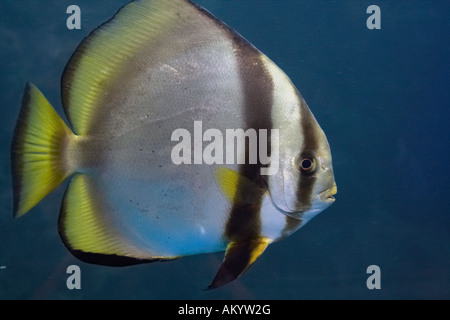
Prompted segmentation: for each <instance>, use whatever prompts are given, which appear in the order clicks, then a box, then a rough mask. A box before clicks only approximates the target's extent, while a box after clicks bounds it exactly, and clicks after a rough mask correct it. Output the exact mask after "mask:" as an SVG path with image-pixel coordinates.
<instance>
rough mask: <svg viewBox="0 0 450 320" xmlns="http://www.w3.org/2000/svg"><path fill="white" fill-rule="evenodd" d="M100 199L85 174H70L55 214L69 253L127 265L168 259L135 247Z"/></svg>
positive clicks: (89, 261)
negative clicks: (57, 212) (70, 177)
mask: <svg viewBox="0 0 450 320" xmlns="http://www.w3.org/2000/svg"><path fill="white" fill-rule="evenodd" d="M109 213H110V212H108V206H107V205H106V204H105V203H104V201H103V200H102V194H101V191H100V190H99V189H98V188H97V187H95V185H94V184H93V183H92V181H91V178H90V177H89V176H88V175H86V174H77V175H75V176H74V177H73V179H72V181H71V182H70V184H69V187H68V188H67V190H66V193H65V195H64V200H63V204H62V206H61V213H60V216H59V233H60V235H61V238H62V240H63V242H64V244H65V245H66V247H67V248H68V249H69V250H70V252H71V253H72V254H73V255H74V256H76V257H77V258H79V259H80V260H82V261H84V262H88V263H94V264H101V265H108V266H127V265H133V264H138V263H147V262H153V261H165V260H171V259H174V258H176V257H156V256H152V255H150V254H149V253H147V252H144V251H142V250H140V249H139V248H137V247H136V246H135V245H134V244H133V243H132V241H130V239H127V238H126V237H124V236H123V235H122V234H121V230H120V228H117V226H115V225H114V223H113V222H112V218H111V216H110V215H109Z"/></svg>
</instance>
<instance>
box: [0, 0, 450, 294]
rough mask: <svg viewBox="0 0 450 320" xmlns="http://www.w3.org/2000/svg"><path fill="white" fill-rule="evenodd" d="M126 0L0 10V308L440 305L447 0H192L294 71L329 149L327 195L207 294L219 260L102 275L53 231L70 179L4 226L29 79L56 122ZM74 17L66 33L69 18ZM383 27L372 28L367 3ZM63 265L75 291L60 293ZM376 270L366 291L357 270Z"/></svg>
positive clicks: (449, 283)
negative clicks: (29, 302) (80, 70)
mask: <svg viewBox="0 0 450 320" xmlns="http://www.w3.org/2000/svg"><path fill="white" fill-rule="evenodd" d="M126 3H128V1H127V0H108V1H106V0H105V1H100V0H98V1H88V0H70V1H66V0H40V1H36V0H21V1H17V0H2V1H1V2H0V99H1V100H0V101H1V102H0V148H1V150H0V170H1V171H0V177H1V180H0V201H1V205H0V299H449V298H450V205H449V201H450V169H449V163H450V98H449V96H450V94H449V92H450V81H449V76H450V73H449V71H450V37H449V33H450V20H449V19H448V12H450V3H449V2H448V1H442V0H435V1H419V0H408V1H406V0H397V1H364V0H351V1H350V0H342V1H325V0H304V1H300V0H197V1H196V3H198V4H200V5H202V6H204V7H205V8H206V9H208V10H209V11H211V12H212V13H213V14H214V15H215V16H216V17H218V18H219V19H221V20H223V21H224V22H225V23H226V24H228V25H229V26H231V27H232V28H234V29H235V30H237V31H238V32H239V33H240V34H242V35H243V36H244V37H245V38H247V39H248V40H249V41H250V42H251V43H253V44H254V45H255V46H256V47H257V48H258V49H260V50H261V51H262V52H264V53H265V54H266V55H267V56H268V57H269V58H271V59H272V60H273V61H274V62H275V63H276V64H277V65H278V66H280V67H281V68H282V69H283V70H284V71H285V72H286V73H287V74H288V76H289V77H290V78H291V80H292V81H293V82H294V84H295V85H296V87H297V88H298V89H299V90H300V92H301V93H302V95H303V97H304V98H305V100H306V101H307V102H308V104H309V106H310V108H311V110H312V112H313V113H314V115H315V117H316V118H317V120H318V122H319V123H320V125H321V127H322V128H323V129H324V131H325V133H326V135H327V138H328V140H329V142H330V145H331V150H332V155H333V165H334V171H335V177H336V182H337V185H338V194H337V195H336V202H335V203H334V204H333V205H332V206H331V207H330V208H328V209H327V210H325V211H324V212H323V213H321V214H320V215H318V216H317V217H316V218H315V219H313V220H312V221H311V222H310V223H308V224H307V225H306V226H305V227H304V228H302V229H300V230H299V231H297V232H296V233H295V234H293V235H292V236H290V237H288V238H286V239H284V240H282V241H280V242H277V243H275V244H272V245H271V246H270V247H269V248H268V249H267V250H266V252H265V253H264V254H263V255H262V256H261V257H260V258H259V259H258V261H257V262H256V263H255V264H254V265H253V266H252V267H251V269H250V270H249V271H248V272H247V273H246V274H245V275H244V276H242V277H241V278H239V279H238V280H237V281H235V282H233V283H231V284H229V285H227V286H225V287H223V288H220V289H217V290H212V291H204V290H203V289H204V288H206V287H207V285H208V284H209V283H210V281H211V279H212V278H213V277H214V275H215V273H216V271H217V269H218V268H219V265H220V263H221V260H222V257H223V253H221V252H219V253H214V254H207V255H197V256H190V257H185V258H181V259H178V260H175V261H172V262H166V263H153V264H142V265H137V266H131V267H124V268H111V267H103V266H97V265H90V264H86V263H83V262H81V261H79V260H77V259H76V258H74V257H73V256H72V255H71V254H70V253H69V251H68V250H66V248H65V247H64V245H63V243H62V241H61V240H60V237H59V235H58V230H57V221H58V214H59V208H60V204H61V201H62V197H63V193H64V190H65V188H66V186H67V183H68V182H67V181H66V182H65V183H63V185H61V186H60V187H59V188H58V189H57V190H55V191H54V192H52V193H51V194H50V195H49V196H48V197H46V198H45V199H44V200H43V201H42V202H40V203H39V204H38V205H37V206H36V207H35V208H34V209H33V210H31V212H29V213H28V214H27V215H26V216H24V217H22V218H20V219H13V217H12V187H11V173H10V165H11V164H10V143H11V139H12V134H13V129H14V126H15V122H16V119H17V116H18V113H19V109H20V105H21V99H22V93H23V89H24V85H25V83H26V81H31V82H33V83H34V84H36V85H37V87H39V88H40V90H41V91H42V92H43V93H44V94H45V95H46V97H47V98H48V99H49V101H50V102H51V103H52V104H53V106H54V107H55V108H56V110H57V111H58V112H59V113H60V114H61V115H63V112H62V108H61V102H60V77H61V74H62V71H63V69H64V66H65V64H66V62H67V61H68V59H69V58H70V56H71V54H72V53H73V51H74V50H75V48H76V47H77V45H78V44H79V43H80V42H81V40H82V39H83V38H84V37H86V36H87V35H88V34H89V33H90V32H91V31H92V30H93V29H94V28H96V27H97V26H99V25H100V24H101V23H103V22H105V21H107V20H108V19H110V18H111V17H112V16H113V15H114V14H115V12H116V11H117V10H118V9H119V8H120V7H121V6H123V5H125V4H126ZM72 4H76V5H78V6H79V7H80V8H81V29H80V30H69V29H68V28H67V27H66V20H67V18H68V17H69V14H67V13H66V9H67V7H68V6H69V5H72ZM373 4H374V5H378V6H379V7H380V9H381V29H373V30H370V29H368V28H367V26H366V21H367V19H368V18H369V16H370V14H368V13H366V10H367V8H368V7H369V6H370V5H373ZM69 265H77V266H79V267H80V269H81V289H80V290H69V289H68V288H67V286H66V280H67V278H68V276H69V274H67V273H66V269H67V267H68V266H69ZM371 265H376V266H378V267H379V268H380V279H381V289H373V290H369V289H368V287H367V285H366V281H367V279H368V277H369V276H370V275H371V274H368V273H367V268H368V267H369V266H371Z"/></svg>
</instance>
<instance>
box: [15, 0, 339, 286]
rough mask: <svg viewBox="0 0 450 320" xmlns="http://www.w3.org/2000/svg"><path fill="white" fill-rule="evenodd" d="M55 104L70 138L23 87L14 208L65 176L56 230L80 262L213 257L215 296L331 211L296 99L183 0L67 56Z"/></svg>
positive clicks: (315, 128)
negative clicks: (273, 246) (276, 245)
mask: <svg viewBox="0 0 450 320" xmlns="http://www.w3.org/2000/svg"><path fill="white" fill-rule="evenodd" d="M62 101H63V107H64V110H65V113H66V115H67V118H68V120H69V122H70V127H71V128H72V129H70V128H69V126H67V125H66V124H65V123H64V121H63V120H62V119H61V118H60V116H59V115H58V114H57V113H56V112H55V111H54V109H53V108H52V106H51V105H50V103H49V102H48V101H47V100H46V98H45V97H44V96H43V94H42V93H41V92H40V91H39V90H38V89H37V88H36V87H35V86H34V85H33V84H30V83H29V84H27V86H26V88H25V92H24V97H23V104H22V109H21V112H20V115H19V119H18V121H17V125H16V129H15V133H14V138H13V142H12V152H11V153H12V175H13V187H14V215H15V216H16V217H18V216H22V215H23V214H25V213H26V212H28V211H29V210H30V209H31V208H33V207H34V206H35V205H36V204H37V203H38V202H39V201H40V200H41V199H42V198H43V197H45V196H46V195H47V194H48V193H49V192H50V191H52V190H53V189H54V188H56V187H57V186H58V185H59V184H60V183H61V182H62V181H64V180H65V179H67V178H71V181H70V184H69V186H68V188H67V191H66V193H65V195H64V199H63V203H62V206H61V212H60V219H59V232H60V235H61V237H62V239H63V241H64V243H65V245H66V246H67V248H68V249H69V250H70V251H71V252H72V253H73V254H74V255H75V256H76V257H78V258H79V259H81V260H83V261H86V262H90V263H97V264H104V265H130V264H136V263H143V262H151V261H159V260H169V259H174V258H177V257H181V256H185V255H193V254H200V253H209V252H216V251H223V250H226V252H225V258H224V261H223V263H222V265H221V267H220V269H219V271H218V272H217V274H216V276H215V278H214V280H213V281H212V283H211V285H210V286H209V288H216V287H219V286H222V285H224V284H226V283H228V282H230V281H232V280H234V279H236V278H237V277H238V276H240V275H241V274H242V273H243V272H244V271H246V270H247V269H248V268H249V266H250V265H251V264H252V263H253V262H254V261H255V260H256V259H257V258H258V257H259V256H260V255H261V254H262V253H263V252H264V250H265V249H266V247H267V246H268V245H269V244H270V243H272V242H274V241H276V240H279V239H282V238H284V237H286V236H288V235H290V234H292V232H294V231H296V230H297V229H298V228H300V227H301V226H303V225H305V223H307V222H308V221H309V220H310V219H311V218H312V217H314V216H315V215H316V214H318V213H319V212H321V211H322V210H324V209H325V208H327V207H328V206H329V205H330V204H331V203H333V202H334V198H333V195H334V194H335V193H336V184H335V181H334V175H333V169H332V162H331V153H330V147H329V144H328V142H327V139H326V137H325V134H324V133H323V131H322V129H321V128H320V126H319V125H318V123H317V121H316V120H315V118H314V116H313V115H312V113H311V111H310V109H309V108H308V106H307V104H306V103H305V101H304V100H303V98H302V96H301V95H300V93H299V92H298V91H297V89H296V88H295V87H294V86H293V84H292V83H291V81H290V80H289V78H288V77H287V76H286V75H285V74H284V73H283V72H282V71H281V70H280V69H279V68H278V67H277V66H276V65H275V64H274V63H273V62H272V61H271V60H269V59H268V58H267V57H266V56H265V55H263V54H262V53H261V52H260V51H258V50H257V49H256V48H255V47H254V46H252V45H251V44H250V43H249V42H248V41H246V40H245V39H244V38H242V37H241V36H240V35H239V34H238V33H236V32H235V31H233V30H232V29H230V28H229V27H228V26H226V25H225V24H224V23H223V22H221V21H219V20H218V19H216V18H215V17H213V16H212V15H211V14H210V13H209V12H208V11H206V10H205V9H203V8H201V7H199V6H197V5H196V4H194V3H192V2H191V1H188V0H141V1H136V2H131V3H130V4H128V5H127V6H125V7H123V8H122V9H121V10H120V11H119V12H118V13H117V14H116V15H115V16H114V18H113V19H111V20H110V21H108V22H107V23H105V24H104V25H102V26H100V27H99V28H98V29H96V30H95V31H94V32H92V33H91V34H90V35H89V36H88V37H87V38H86V39H85V40H84V41H83V42H82V43H81V44H80V46H79V47H78V48H77V50H76V51H75V53H74V54H73V56H72V57H71V59H70V61H69V62H68V64H67V66H66V69H65V70H64V73H63V77H62Z"/></svg>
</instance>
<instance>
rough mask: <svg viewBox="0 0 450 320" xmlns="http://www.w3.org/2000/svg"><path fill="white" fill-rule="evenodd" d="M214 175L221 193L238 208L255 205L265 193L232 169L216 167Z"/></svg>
mask: <svg viewBox="0 0 450 320" xmlns="http://www.w3.org/2000/svg"><path fill="white" fill-rule="evenodd" d="M215 175H216V180H217V182H218V184H219V187H220V189H221V190H222V193H223V194H224V195H225V197H226V198H227V199H228V200H229V201H230V202H231V203H234V204H236V205H238V206H240V205H247V204H255V203H257V202H258V201H259V200H260V199H261V197H262V196H263V195H264V193H265V190H264V189H263V188H261V187H260V186H259V185H258V184H256V183H255V182H253V181H252V180H250V179H248V178H247V177H244V176H243V175H241V174H239V173H238V172H236V171H234V170H232V169H229V168H226V167H217V168H216V169H215Z"/></svg>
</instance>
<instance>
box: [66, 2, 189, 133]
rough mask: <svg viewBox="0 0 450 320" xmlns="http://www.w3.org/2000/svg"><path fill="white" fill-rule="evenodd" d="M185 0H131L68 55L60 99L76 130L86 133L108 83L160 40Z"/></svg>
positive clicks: (104, 95)
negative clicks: (144, 50) (136, 57)
mask: <svg viewBox="0 0 450 320" xmlns="http://www.w3.org/2000/svg"><path fill="white" fill-rule="evenodd" d="M183 7H187V8H189V7H192V4H190V3H189V1H184V0H171V1H167V0H151V1H150V0H149V1H133V2H131V3H129V4H128V5H126V6H124V7H123V8H122V9H121V10H120V11H119V12H118V13H117V14H116V15H115V16H114V18H113V19H111V20H110V21H108V22H106V23H105V24H103V25H102V26H100V27H99V28H97V29H96V30H95V31H93V32H92V33H91V34H90V35H89V36H88V37H87V38H86V39H85V40H84V41H83V42H82V43H81V44H80V46H79V47H78V48H77V50H76V51H75V53H74V54H73V56H72V57H71V59H70V61H69V63H68V64H67V67H66V69H65V70H64V74H63V78H62V93H61V94H62V100H63V106H64V108H65V112H66V115H67V117H68V118H69V121H70V123H71V125H72V127H73V128H74V131H75V133H77V134H79V135H85V134H87V133H88V132H89V129H90V128H91V126H92V125H93V123H92V120H93V119H95V114H96V112H101V108H102V107H105V106H104V105H103V102H104V100H105V99H106V98H107V94H108V90H109V88H110V87H109V86H110V85H111V84H113V83H115V82H116V81H117V80H118V79H119V78H120V77H121V76H122V75H123V74H124V73H125V72H126V69H127V66H129V64H130V63H132V61H133V58H134V57H135V56H136V55H137V54H138V53H140V52H142V50H143V49H145V48H146V47H150V46H151V45H152V44H153V43H155V45H158V44H157V42H158V41H159V39H161V38H164V35H165V34H166V33H169V32H170V30H171V29H172V28H174V27H175V26H176V25H177V23H178V21H179V19H180V18H179V16H178V15H179V12H184V11H185V9H183Z"/></svg>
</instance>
